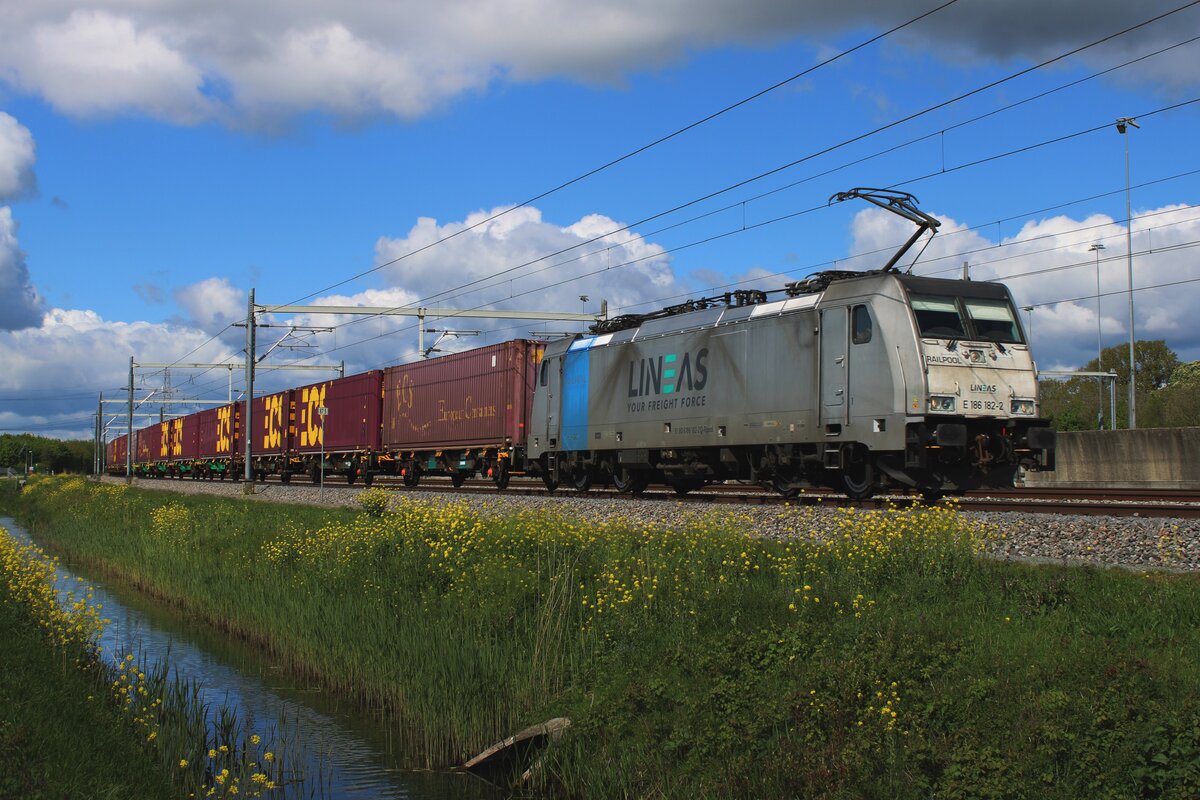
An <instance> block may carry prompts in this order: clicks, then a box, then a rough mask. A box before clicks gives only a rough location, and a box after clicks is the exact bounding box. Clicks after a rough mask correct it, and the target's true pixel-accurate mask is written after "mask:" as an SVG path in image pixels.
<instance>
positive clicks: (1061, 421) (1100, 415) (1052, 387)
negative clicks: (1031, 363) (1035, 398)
mask: <svg viewBox="0 0 1200 800" xmlns="http://www.w3.org/2000/svg"><path fill="white" fill-rule="evenodd" d="M1134 357H1135V358H1136V359H1137V384H1136V391H1137V425H1138V427H1139V428H1181V427H1191V426H1200V361H1192V362H1187V363H1181V362H1180V361H1179V357H1178V356H1177V355H1176V354H1175V352H1174V351H1173V350H1171V348H1169V347H1167V343H1166V342H1165V341H1163V340H1161V339H1155V340H1147V341H1138V342H1136V343H1135V344H1134ZM1110 370H1111V371H1114V372H1116V373H1117V427H1118V428H1125V427H1128V424H1129V345H1117V346H1115V347H1109V348H1107V349H1105V350H1103V351H1102V352H1101V354H1100V360H1099V362H1097V360H1096V359H1094V358H1093V359H1092V360H1091V361H1089V362H1088V363H1086V364H1084V365H1083V366H1082V367H1080V371H1081V372H1109V371H1110ZM1039 386H1040V389H1041V398H1042V414H1043V415H1045V416H1046V417H1048V418H1049V419H1050V420H1051V421H1052V422H1053V423H1054V427H1056V428H1058V430H1060V431H1086V430H1096V429H1097V428H1109V427H1111V421H1110V418H1109V416H1110V411H1109V396H1108V392H1109V389H1108V381H1107V380H1105V381H1104V382H1103V387H1102V386H1101V381H1100V380H1098V379H1096V378H1067V379H1065V380H1054V379H1046V380H1042V381H1041V382H1040V384H1039Z"/></svg>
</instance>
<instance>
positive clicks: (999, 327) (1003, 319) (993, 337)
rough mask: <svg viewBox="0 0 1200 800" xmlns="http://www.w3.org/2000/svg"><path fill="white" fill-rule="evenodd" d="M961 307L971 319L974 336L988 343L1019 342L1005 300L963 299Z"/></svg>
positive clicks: (1014, 319)
mask: <svg viewBox="0 0 1200 800" xmlns="http://www.w3.org/2000/svg"><path fill="white" fill-rule="evenodd" d="M963 305H965V306H966V308H967V316H968V317H970V318H971V327H972V328H974V329H975V336H976V338H979V339H985V340H987V341H989V342H1003V343H1005V344H1015V343H1018V342H1020V341H1021V334H1020V332H1019V330H1018V327H1017V320H1016V318H1015V316H1014V314H1013V309H1012V306H1010V305H1009V304H1008V302H1007V301H1005V300H982V299H976V298H965V299H964V300H963Z"/></svg>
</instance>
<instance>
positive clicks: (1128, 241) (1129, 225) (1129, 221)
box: [1117, 117, 1142, 430]
mask: <svg viewBox="0 0 1200 800" xmlns="http://www.w3.org/2000/svg"><path fill="white" fill-rule="evenodd" d="M1130 125H1132V126H1133V127H1135V128H1140V127H1142V126H1141V125H1138V124H1137V120H1135V119H1134V118H1133V117H1121V118H1120V119H1118V120H1117V132H1118V133H1120V134H1121V135H1122V136H1123V137H1125V249H1126V251H1127V253H1128V270H1129V428H1130V429H1131V430H1132V429H1133V428H1136V427H1137V363H1136V361H1135V359H1134V354H1133V342H1134V335H1133V212H1132V211H1131V206H1130V203H1129V135H1128V127H1129V126H1130Z"/></svg>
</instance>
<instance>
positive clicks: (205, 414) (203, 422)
mask: <svg viewBox="0 0 1200 800" xmlns="http://www.w3.org/2000/svg"><path fill="white" fill-rule="evenodd" d="M231 408H233V406H222V407H221V408H206V409H204V410H203V411H201V412H200V413H199V414H197V415H196V417H197V422H196V454H197V456H198V457H200V458H217V457H218V456H226V455H228V452H224V453H220V452H218V450H217V446H218V445H217V440H218V439H219V438H220V431H222V430H223V429H224V425H223V423H224V419H231V417H230V415H229V409H231ZM222 412H224V414H222ZM228 439H229V437H228V436H227V437H226V443H225V449H226V450H228V449H229V443H228Z"/></svg>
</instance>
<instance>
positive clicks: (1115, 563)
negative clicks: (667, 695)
mask: <svg viewBox="0 0 1200 800" xmlns="http://www.w3.org/2000/svg"><path fill="white" fill-rule="evenodd" d="M105 481H106V482H111V483H123V482H124V479H121V478H106V479H105ZM134 485H135V486H137V487H138V488H142V489H153V490H159V491H170V492H178V493H184V494H213V495H223V496H227V497H243V494H242V484H240V483H228V482H216V481H191V480H183V481H177V480H137V481H135V482H134ZM254 488H255V493H254V494H253V495H250V497H252V498H253V499H255V500H261V501H267V502H279V503H300V504H308V505H328V506H357V498H358V495H359V494H360V493H361V492H362V491H363V490H362V489H360V488H357V487H353V488H348V487H346V486H344V485H341V486H336V487H334V486H331V487H328V488H326V489H325V490H324V493H322V491H321V490H320V489H319V488H317V487H314V486H306V485H304V484H301V485H290V486H283V485H279V484H256V485H255V487H254ZM395 494H396V498H411V499H413V500H428V501H431V502H439V503H445V502H447V501H448V499H449V498H448V496H447V494H446V493H444V492H423V491H420V490H410V489H405V490H401V491H397V492H396V493H395ZM449 497H450V498H453V499H454V500H461V501H463V502H466V503H468V504H470V505H472V506H474V507H477V508H478V509H479V510H480V511H482V512H485V513H497V514H504V513H511V512H514V511H530V510H551V511H554V512H556V513H559V514H562V515H566V516H579V517H583V518H586V519H603V518H606V517H612V516H621V517H625V518H636V519H637V520H638V521H640V522H644V523H647V524H651V525H661V526H674V525H678V524H679V523H680V521H681V518H684V519H686V518H687V517H690V516H703V517H705V518H708V519H711V518H713V517H714V516H734V517H737V518H738V519H739V520H742V521H744V522H745V524H746V525H747V526H748V527H749V528H751V529H752V530H754V531H756V532H758V533H759V534H761V535H762V536H767V537H771V538H778V539H784V538H794V537H798V536H812V535H813V534H814V533H815V534H817V535H820V534H821V533H824V532H829V531H832V530H834V529H835V528H836V526H837V523H838V521H839V520H840V519H842V518H843V515H844V513H845V512H844V511H842V510H840V509H837V508H835V507H832V506H829V507H821V506H819V505H818V506H805V507H789V506H739V505H724V504H722V505H691V504H687V505H685V504H682V503H679V502H675V501H674V500H673V499H671V500H660V501H644V502H630V501H629V500H628V499H624V498H614V497H611V496H608V497H605V496H588V495H581V494H577V493H574V492H571V491H564V492H560V493H557V494H555V495H553V496H536V495H535V496H530V495H523V494H505V493H500V492H497V493H496V494H494V495H483V494H476V493H463V494H461V495H457V496H456V495H450V496H449ZM393 502H395V500H393ZM855 513H864V512H855ZM962 514H963V516H964V517H966V518H967V519H970V520H972V521H981V522H984V523H987V524H988V525H990V526H993V527H994V530H995V532H996V534H998V535H997V536H996V537H995V538H993V539H992V544H991V546H990V548H989V549H990V552H991V553H992V554H993V555H994V556H996V557H998V558H1004V559H1012V560H1017V561H1026V562H1034V563H1053V564H1090V565H1095V566H1110V567H1122V568H1126V569H1165V570H1172V571H1196V570H1200V520H1197V519H1171V518H1143V517H1116V516H1091V515H1088V516H1084V515H1070V514H1039V513H1036V512H1032V511H1030V512H978V511H963V512H962Z"/></svg>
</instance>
